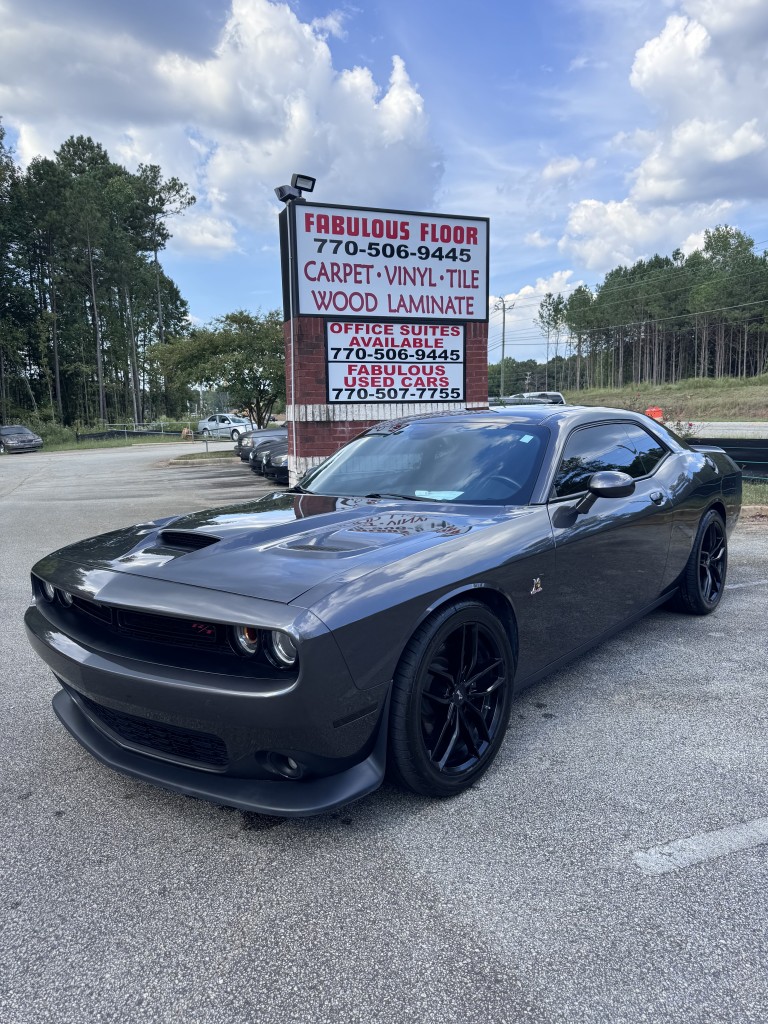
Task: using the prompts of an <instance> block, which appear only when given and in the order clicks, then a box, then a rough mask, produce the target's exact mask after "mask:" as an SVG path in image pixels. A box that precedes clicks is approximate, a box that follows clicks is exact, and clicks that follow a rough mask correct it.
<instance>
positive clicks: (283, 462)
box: [272, 455, 288, 466]
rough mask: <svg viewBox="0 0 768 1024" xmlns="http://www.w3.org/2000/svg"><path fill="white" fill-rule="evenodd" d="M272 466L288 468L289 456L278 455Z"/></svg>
mask: <svg viewBox="0 0 768 1024" xmlns="http://www.w3.org/2000/svg"><path fill="white" fill-rule="evenodd" d="M272 465H273V466H287V465H288V456H287V455H276V456H275V457H274V459H272Z"/></svg>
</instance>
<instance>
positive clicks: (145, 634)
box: [117, 609, 227, 647]
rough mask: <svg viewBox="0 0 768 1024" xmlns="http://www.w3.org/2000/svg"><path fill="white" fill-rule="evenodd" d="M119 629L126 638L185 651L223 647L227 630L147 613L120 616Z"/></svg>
mask: <svg viewBox="0 0 768 1024" xmlns="http://www.w3.org/2000/svg"><path fill="white" fill-rule="evenodd" d="M117 627H118V630H119V632H120V633H122V634H123V635H124V636H132V637H135V638H136V639H137V640H152V641H154V642H155V643H162V644H180V645H181V646H183V647H222V646H224V645H226V642H227V630H226V627H225V626H221V625H219V624H218V623H215V622H205V621H204V620H194V619H175V618H173V617H172V616H170V615H150V614H149V613H148V612H129V611H124V610H122V609H120V610H118V612H117Z"/></svg>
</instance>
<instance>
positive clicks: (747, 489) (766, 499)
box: [741, 480, 768, 505]
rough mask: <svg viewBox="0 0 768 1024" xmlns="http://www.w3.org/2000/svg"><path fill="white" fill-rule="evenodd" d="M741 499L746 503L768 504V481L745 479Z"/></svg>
mask: <svg viewBox="0 0 768 1024" xmlns="http://www.w3.org/2000/svg"><path fill="white" fill-rule="evenodd" d="M741 500H742V504H744V505H768V481H767V482H765V483H752V482H751V481H749V480H745V481H744V491H743V493H742V496H741Z"/></svg>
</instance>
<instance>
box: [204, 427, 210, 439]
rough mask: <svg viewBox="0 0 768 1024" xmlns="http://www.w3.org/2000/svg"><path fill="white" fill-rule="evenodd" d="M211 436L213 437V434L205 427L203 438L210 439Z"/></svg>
mask: <svg viewBox="0 0 768 1024" xmlns="http://www.w3.org/2000/svg"><path fill="white" fill-rule="evenodd" d="M210 436H211V432H210V430H209V429H208V427H203V437H210Z"/></svg>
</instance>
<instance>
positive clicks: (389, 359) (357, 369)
mask: <svg viewBox="0 0 768 1024" xmlns="http://www.w3.org/2000/svg"><path fill="white" fill-rule="evenodd" d="M325 330H326V355H327V366H328V401H329V402H330V403H334V402H460V401H463V400H464V327H463V325H459V324H427V323H419V324H417V323H392V322H383V321H374V322H371V323H368V322H363V323H358V322H355V321H350V320H329V321H327V322H326V328H325Z"/></svg>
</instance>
